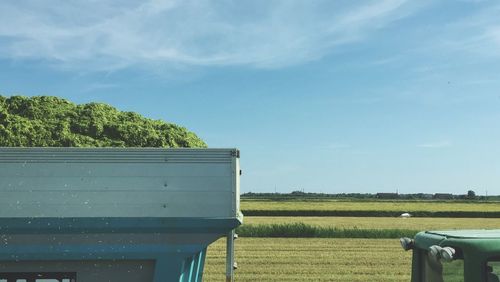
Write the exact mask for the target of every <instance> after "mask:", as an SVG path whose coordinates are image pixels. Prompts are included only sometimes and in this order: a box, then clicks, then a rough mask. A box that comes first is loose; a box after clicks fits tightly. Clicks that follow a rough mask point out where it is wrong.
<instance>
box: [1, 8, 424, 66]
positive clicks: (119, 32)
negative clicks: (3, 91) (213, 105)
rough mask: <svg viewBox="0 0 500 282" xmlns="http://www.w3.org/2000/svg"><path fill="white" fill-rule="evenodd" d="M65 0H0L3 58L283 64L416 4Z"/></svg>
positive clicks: (316, 54) (317, 54)
mask: <svg viewBox="0 0 500 282" xmlns="http://www.w3.org/2000/svg"><path fill="white" fill-rule="evenodd" d="M68 2H69V1H68ZM68 2H61V1H44V2H43V3H40V2H39V1H35V0H32V1H22V3H21V1H19V2H14V1H11V2H5V1H4V2H2V3H0V58H3V59H12V60H41V61H47V62H49V63H51V64H53V65H55V66H58V67H65V68H75V69H79V68H83V69H89V70H98V71H109V70H116V69H122V68H127V67H130V66H136V65H139V66H168V67H175V66H181V67H183V66H236V65H244V66H249V67H255V68H281V67H285V66H289V65H295V64H301V63H305V62H309V61H312V60H316V59H319V58H321V57H323V56H325V55H327V54H329V53H330V52H332V51H333V50H335V48H336V47H338V46H341V45H345V44H348V43H353V42H358V41H361V40H364V39H365V38H366V37H367V36H368V35H369V33H370V32H371V31H374V30H377V29H381V28H384V27H385V26H387V25H389V24H390V23H392V22H393V21H396V20H398V19H400V18H401V17H405V16H407V15H409V14H411V12H412V11H413V10H414V9H415V7H414V6H412V5H411V4H408V3H409V1H406V0H380V1H367V2H363V4H362V5H359V4H356V5H353V4H349V2H345V3H342V2H340V1H339V2H333V1H326V0H325V1H321V0H319V1H245V2H240V1H203V0H201V1H189V0H186V1H180V0H165V1H160V0H158V1H155V0H151V1H147V2H141V1H140V2H135V1H134V2H132V1H130V2H123V1H83V2H77V3H78V4H75V2H71V3H68Z"/></svg>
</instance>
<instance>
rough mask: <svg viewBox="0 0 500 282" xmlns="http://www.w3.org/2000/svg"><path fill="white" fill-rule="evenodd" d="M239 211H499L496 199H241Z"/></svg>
mask: <svg viewBox="0 0 500 282" xmlns="http://www.w3.org/2000/svg"><path fill="white" fill-rule="evenodd" d="M241 210H242V211H243V213H244V211H245V210H260V211H272V210H285V211H301V210H302V211H304V210H316V211H329V210H332V211H406V212H410V213H411V212H415V211H430V212H446V211H468V212H500V203H499V202H453V201H401V200H398V201H382V200H377V201H347V200H329V199H328V200H305V201H299V200H284V201H272V200H261V199H259V200H253V199H242V201H241Z"/></svg>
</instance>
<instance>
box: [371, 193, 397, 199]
mask: <svg viewBox="0 0 500 282" xmlns="http://www.w3.org/2000/svg"><path fill="white" fill-rule="evenodd" d="M375 198H377V199H397V198H399V194H398V193H377V194H376V195H375Z"/></svg>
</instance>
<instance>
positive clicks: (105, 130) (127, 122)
mask: <svg viewBox="0 0 500 282" xmlns="http://www.w3.org/2000/svg"><path fill="white" fill-rule="evenodd" d="M0 146H6V147H172V148H175V147H198V148H203V147H207V145H206V144H205V142H203V140H201V139H200V138H199V137H198V136H196V134H194V133H193V132H190V131H188V130H187V129H186V128H184V127H181V126H178V125H176V124H172V123H167V122H164V121H161V120H153V119H149V118H145V117H143V116H141V115H139V114H137V113H134V112H123V111H119V110H117V109H116V108H114V107H112V106H109V105H107V104H102V103H88V104H81V105H77V104H74V103H71V102H69V101H68V100H65V99H61V98H57V97H52V96H37V97H24V96H11V97H4V96H0Z"/></svg>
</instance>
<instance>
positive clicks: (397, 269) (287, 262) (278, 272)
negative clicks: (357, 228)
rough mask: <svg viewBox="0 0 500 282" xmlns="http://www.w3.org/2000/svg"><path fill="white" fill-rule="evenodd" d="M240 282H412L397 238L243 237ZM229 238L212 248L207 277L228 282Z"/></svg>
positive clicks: (408, 257)
mask: <svg viewBox="0 0 500 282" xmlns="http://www.w3.org/2000/svg"><path fill="white" fill-rule="evenodd" d="M236 261H237V262H238V266H239V268H238V270H236V281H380V282H382V281H384V282H386V281H408V280H409V279H410V269H411V252H405V251H403V250H402V249H401V246H400V244H399V241H398V240H397V239H316V238H314V239H304V238H294V239H284V238H240V239H238V240H237V241H236ZM224 271H225V240H224V239H221V240H219V241H217V242H215V243H214V244H212V245H211V246H210V247H209V250H208V255H207V261H206V266H205V274H204V281H214V282H215V281H217V282H218V281H223V280H224V277H225V274H224Z"/></svg>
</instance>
